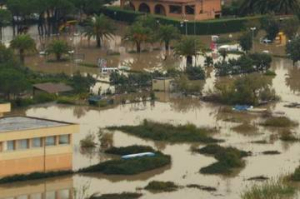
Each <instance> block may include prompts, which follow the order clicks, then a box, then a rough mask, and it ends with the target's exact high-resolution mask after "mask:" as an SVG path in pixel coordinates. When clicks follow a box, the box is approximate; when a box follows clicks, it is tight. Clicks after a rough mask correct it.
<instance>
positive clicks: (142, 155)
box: [122, 152, 155, 159]
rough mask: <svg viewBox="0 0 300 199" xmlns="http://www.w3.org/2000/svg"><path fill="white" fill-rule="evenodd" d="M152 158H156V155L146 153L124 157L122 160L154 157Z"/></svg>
mask: <svg viewBox="0 0 300 199" xmlns="http://www.w3.org/2000/svg"><path fill="white" fill-rule="evenodd" d="M152 156H155V153H153V152H144V153H136V154H130V155H123V156H122V159H131V158H138V157H152Z"/></svg>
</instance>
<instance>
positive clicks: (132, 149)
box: [105, 145, 155, 155]
mask: <svg viewBox="0 0 300 199" xmlns="http://www.w3.org/2000/svg"><path fill="white" fill-rule="evenodd" d="M143 152H155V150H154V149H153V148H151V147H149V146H141V145H133V146H127V147H119V148H118V147H111V148H110V149H107V150H105V153H109V154H114V155H128V154H135V153H143Z"/></svg>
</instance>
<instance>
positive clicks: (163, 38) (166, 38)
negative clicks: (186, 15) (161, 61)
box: [157, 25, 180, 51]
mask: <svg viewBox="0 0 300 199" xmlns="http://www.w3.org/2000/svg"><path fill="white" fill-rule="evenodd" d="M179 38H180V32H179V30H178V29H177V28H176V27H175V26H172V25H161V26H159V29H158V33H157V39H158V40H160V42H164V43H165V48H166V51H169V46H170V42H171V41H172V40H176V39H179Z"/></svg>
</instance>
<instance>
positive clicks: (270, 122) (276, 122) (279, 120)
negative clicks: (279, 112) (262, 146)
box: [261, 116, 298, 127]
mask: <svg viewBox="0 0 300 199" xmlns="http://www.w3.org/2000/svg"><path fill="white" fill-rule="evenodd" d="M261 125H263V126H270V127H293V126H297V125H298V123H297V122H294V121H292V120H290V119H289V118H287V117H284V116H280V117H269V118H267V119H266V120H265V121H264V122H263V123H262V124H261Z"/></svg>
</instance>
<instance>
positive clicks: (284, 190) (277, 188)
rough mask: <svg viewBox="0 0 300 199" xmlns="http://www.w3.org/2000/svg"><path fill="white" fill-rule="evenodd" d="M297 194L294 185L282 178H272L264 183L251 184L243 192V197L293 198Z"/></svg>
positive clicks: (261, 198) (265, 198) (252, 198)
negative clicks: (276, 179)
mask: <svg viewBox="0 0 300 199" xmlns="http://www.w3.org/2000/svg"><path fill="white" fill-rule="evenodd" d="M295 195H296V190H295V188H294V187H292V186H290V185H289V184H286V183H285V182H282V181H281V180H278V181H275V180H271V181H269V182H266V183H264V184H262V185H258V184H255V185H253V186H251V187H250V188H248V189H247V190H246V191H244V192H243V193H242V194H241V199H277V198H278V199H279V198H280V199H292V198H295Z"/></svg>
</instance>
